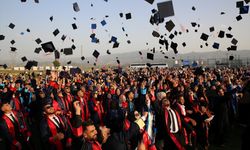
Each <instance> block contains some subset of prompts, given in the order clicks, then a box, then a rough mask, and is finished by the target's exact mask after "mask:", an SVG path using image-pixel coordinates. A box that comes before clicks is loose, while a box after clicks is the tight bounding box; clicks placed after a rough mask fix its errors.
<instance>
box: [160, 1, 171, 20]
mask: <svg viewBox="0 0 250 150" xmlns="http://www.w3.org/2000/svg"><path fill="white" fill-rule="evenodd" d="M157 7H158V12H159V15H160V17H161V18H166V17H170V16H174V8H173V3H172V0H170V1H165V2H161V3H157Z"/></svg>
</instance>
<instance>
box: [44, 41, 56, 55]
mask: <svg viewBox="0 0 250 150" xmlns="http://www.w3.org/2000/svg"><path fill="white" fill-rule="evenodd" d="M41 46H42V49H43V50H44V52H45V53H47V52H54V50H55V46H54V44H53V42H52V41H50V42H46V43H43V44H41Z"/></svg>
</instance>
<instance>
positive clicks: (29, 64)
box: [24, 61, 34, 70]
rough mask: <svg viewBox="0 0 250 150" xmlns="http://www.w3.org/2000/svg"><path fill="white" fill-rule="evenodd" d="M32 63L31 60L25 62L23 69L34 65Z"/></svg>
mask: <svg viewBox="0 0 250 150" xmlns="http://www.w3.org/2000/svg"><path fill="white" fill-rule="evenodd" d="M33 63H34V62H33V61H28V62H27V63H26V65H25V66H24V67H25V69H28V70H30V69H31V68H32V67H33V66H34V64H33Z"/></svg>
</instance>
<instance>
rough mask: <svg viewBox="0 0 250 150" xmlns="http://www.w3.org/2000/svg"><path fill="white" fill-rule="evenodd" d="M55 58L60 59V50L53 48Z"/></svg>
mask: <svg viewBox="0 0 250 150" xmlns="http://www.w3.org/2000/svg"><path fill="white" fill-rule="evenodd" d="M54 54H55V59H60V52H59V51H58V50H55V52H54Z"/></svg>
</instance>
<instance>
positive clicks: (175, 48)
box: [170, 41, 178, 54]
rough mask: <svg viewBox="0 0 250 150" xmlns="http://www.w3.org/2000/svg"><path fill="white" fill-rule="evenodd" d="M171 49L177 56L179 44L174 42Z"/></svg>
mask: <svg viewBox="0 0 250 150" xmlns="http://www.w3.org/2000/svg"><path fill="white" fill-rule="evenodd" d="M170 47H171V48H172V49H173V50H174V53H175V54H177V53H178V50H177V47H178V44H177V43H175V42H173V41H172V42H171V44H170Z"/></svg>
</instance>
